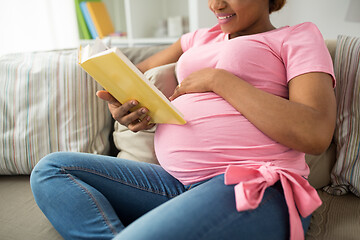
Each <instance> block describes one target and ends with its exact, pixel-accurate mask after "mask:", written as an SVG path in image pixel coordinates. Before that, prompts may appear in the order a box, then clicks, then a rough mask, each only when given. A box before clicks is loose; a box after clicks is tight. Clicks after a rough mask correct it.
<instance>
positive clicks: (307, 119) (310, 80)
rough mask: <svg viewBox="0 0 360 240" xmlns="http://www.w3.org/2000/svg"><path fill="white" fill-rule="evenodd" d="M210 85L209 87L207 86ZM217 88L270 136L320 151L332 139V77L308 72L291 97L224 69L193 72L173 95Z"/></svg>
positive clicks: (298, 80)
mask: <svg viewBox="0 0 360 240" xmlns="http://www.w3.org/2000/svg"><path fill="white" fill-rule="evenodd" d="M204 86H206V87H204ZM204 91H213V92H215V93H217V94H218V95H220V96H221V97H223V98H224V99H225V100H226V101H228V102H229V103H230V104H231V105H232V106H233V107H234V108H235V109H237V110H238V111H239V112H240V113H242V114H243V115H244V116H245V117H246V118H247V119H248V120H249V121H250V122H251V123H253V124H254V125H255V126H256V127H257V128H258V129H259V130H261V131H262V132H263V133H265V134H266V135H267V136H269V137H270V138H272V139H274V140H275V141H277V142H280V143H282V144H283V145H286V146H288V147H290V148H293V149H296V150H298V151H301V152H305V153H311V154H320V153H321V152H323V151H325V150H326V148H327V147H328V145H329V144H330V142H331V139H332V136H333V133H334V128H335V118H336V101H335V96H334V91H333V88H332V78H331V77H330V75H328V74H325V73H307V74H303V75H300V76H298V77H295V78H293V79H292V80H291V81H290V83H289V100H287V99H284V98H281V97H278V96H275V95H273V94H270V93H267V92H265V91H262V90H259V89H257V88H255V87H253V86H252V85H250V84H249V83H247V82H246V81H244V80H242V79H240V78H238V77H236V76H235V75H233V74H231V73H229V72H227V71H224V70H221V69H204V70H201V71H199V72H196V73H193V74H191V75H190V76H189V77H188V78H187V79H185V80H184V81H183V82H182V83H181V87H179V88H177V89H176V90H175V93H174V95H173V96H172V97H171V99H174V98H176V97H177V96H179V95H182V94H184V93H189V92H204Z"/></svg>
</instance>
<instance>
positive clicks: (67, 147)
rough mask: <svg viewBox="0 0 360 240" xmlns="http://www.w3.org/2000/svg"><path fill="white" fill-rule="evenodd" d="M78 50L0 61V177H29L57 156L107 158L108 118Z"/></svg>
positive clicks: (36, 53)
mask: <svg viewBox="0 0 360 240" xmlns="http://www.w3.org/2000/svg"><path fill="white" fill-rule="evenodd" d="M100 89H102V88H101V87H100V85H98V84H97V83H96V82H95V81H94V80H93V79H92V78H91V77H90V76H89V75H87V74H86V73H85V72H84V71H83V70H81V69H80V68H79V66H78V64H77V50H76V49H73V50H63V51H50V52H29V53H19V54H10V55H5V56H2V57H0V116H1V124H0V153H1V155H0V174H6V175H8V174H30V172H31V170H32V168H33V167H34V166H35V165H36V163H37V162H38V161H39V160H40V159H41V158H42V157H44V156H45V155H47V154H48V153H51V152H56V151H77V152H90V153H97V154H107V152H108V148H109V147H108V146H109V140H108V138H109V134H110V130H111V115H110V113H109V111H108V109H107V105H106V103H105V102H104V101H102V100H100V99H98V98H97V97H96V95H95V93H96V91H97V90H100Z"/></svg>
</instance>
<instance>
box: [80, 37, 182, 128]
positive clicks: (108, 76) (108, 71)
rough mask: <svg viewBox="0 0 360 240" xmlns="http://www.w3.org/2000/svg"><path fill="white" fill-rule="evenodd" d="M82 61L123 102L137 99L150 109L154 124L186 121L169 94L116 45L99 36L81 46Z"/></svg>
mask: <svg viewBox="0 0 360 240" xmlns="http://www.w3.org/2000/svg"><path fill="white" fill-rule="evenodd" d="M79 64H80V66H81V67H82V68H83V69H84V70H85V71H86V72H87V73H89V74H90V75H91V76H92V77H93V78H94V79H95V80H96V81H97V82H98V83H99V84H100V85H101V86H102V87H103V88H104V89H105V90H106V91H108V92H109V93H111V94H112V95H113V96H114V97H115V98H116V99H117V100H118V101H119V102H120V103H125V102H127V101H129V100H137V101H138V102H139V105H138V106H136V107H135V108H134V109H132V111H133V110H136V109H138V108H140V107H146V108H147V109H148V110H149V113H148V114H149V116H150V117H151V118H152V122H154V123H168V124H185V123H186V121H185V120H184V119H183V116H182V114H181V113H180V112H179V111H178V110H177V109H176V108H175V107H174V106H173V105H172V103H171V102H170V101H169V100H168V99H167V98H166V97H165V95H164V94H163V93H162V92H161V91H160V90H159V89H157V88H156V87H155V85H154V84H153V83H151V82H150V81H149V80H148V79H147V78H146V77H145V76H144V74H142V73H141V71H140V70H139V69H138V68H137V67H136V66H135V65H134V64H133V63H132V62H131V61H130V60H129V59H128V58H127V57H126V56H125V55H124V54H123V53H122V52H121V51H120V50H119V49H118V48H116V47H114V48H110V49H108V48H107V47H106V46H105V44H104V43H103V42H102V41H101V40H100V39H96V40H95V42H94V44H93V45H91V46H90V45H87V46H86V47H84V48H81V47H80V49H79Z"/></svg>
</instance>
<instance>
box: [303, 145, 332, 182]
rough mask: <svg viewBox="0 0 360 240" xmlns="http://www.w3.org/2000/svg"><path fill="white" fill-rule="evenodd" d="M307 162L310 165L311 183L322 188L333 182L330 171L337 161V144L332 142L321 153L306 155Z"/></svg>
mask: <svg viewBox="0 0 360 240" xmlns="http://www.w3.org/2000/svg"><path fill="white" fill-rule="evenodd" d="M305 159H306V163H307V164H308V165H309V168H310V174H309V178H308V180H309V183H310V185H311V186H313V187H314V188H316V189H321V188H323V187H325V186H328V185H329V184H330V183H331V179H330V173H331V170H332V168H333V166H334V164H335V161H336V145H335V143H331V145H330V147H329V148H328V149H327V150H326V151H325V152H323V153H322V154H320V155H310V154H306V155H305Z"/></svg>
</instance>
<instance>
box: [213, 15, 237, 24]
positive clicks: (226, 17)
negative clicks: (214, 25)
mask: <svg viewBox="0 0 360 240" xmlns="http://www.w3.org/2000/svg"><path fill="white" fill-rule="evenodd" d="M235 15H236V14H235V13H233V14H216V17H217V19H218V22H219V24H225V23H227V22H229V21H230V20H231V19H232V17H234V16H235Z"/></svg>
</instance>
